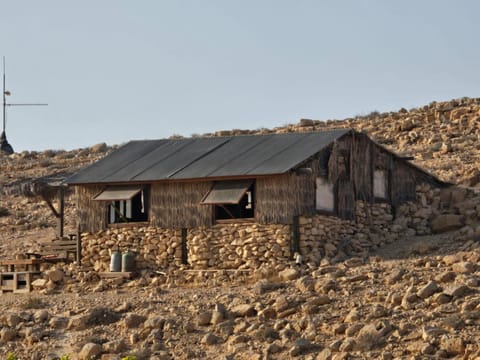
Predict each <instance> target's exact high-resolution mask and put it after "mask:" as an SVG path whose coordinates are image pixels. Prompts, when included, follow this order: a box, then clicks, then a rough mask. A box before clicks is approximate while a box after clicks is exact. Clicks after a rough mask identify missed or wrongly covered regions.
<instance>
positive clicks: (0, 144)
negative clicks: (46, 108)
mask: <svg viewBox="0 0 480 360" xmlns="http://www.w3.org/2000/svg"><path fill="white" fill-rule="evenodd" d="M7 95H10V92H8V91H7V89H6V88H5V56H4V57H3V94H2V96H3V131H2V133H1V134H0V151H3V152H4V153H6V154H13V148H12V145H10V144H9V143H8V141H7V134H6V133H5V123H6V118H7V112H6V109H7V106H39V105H40V106H41V105H48V104H27V103H24V104H12V103H9V104H7V98H6V96H7Z"/></svg>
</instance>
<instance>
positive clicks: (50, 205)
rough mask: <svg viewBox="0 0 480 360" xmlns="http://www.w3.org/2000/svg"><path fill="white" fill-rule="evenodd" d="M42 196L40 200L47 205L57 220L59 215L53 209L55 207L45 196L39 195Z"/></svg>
mask: <svg viewBox="0 0 480 360" xmlns="http://www.w3.org/2000/svg"><path fill="white" fill-rule="evenodd" d="M41 196H42V199H43V200H44V201H45V202H46V203H47V205H48V207H49V208H50V210H52V212H53V215H55V217H56V218H58V217H59V216H60V214H59V213H58V212H57V209H55V207H54V206H53V204H52V202H51V201H50V199H49V198H47V197H46V196H45V195H43V194H42V195H41Z"/></svg>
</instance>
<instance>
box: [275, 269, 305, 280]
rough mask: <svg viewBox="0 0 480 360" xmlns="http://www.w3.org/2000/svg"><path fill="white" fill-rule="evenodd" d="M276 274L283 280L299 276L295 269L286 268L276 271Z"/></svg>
mask: <svg viewBox="0 0 480 360" xmlns="http://www.w3.org/2000/svg"><path fill="white" fill-rule="evenodd" d="M278 276H279V277H280V279H282V280H283V281H289V280H295V279H298V278H299V277H300V272H299V271H298V270H297V269H293V268H288V269H285V270H283V271H280V272H279V273H278Z"/></svg>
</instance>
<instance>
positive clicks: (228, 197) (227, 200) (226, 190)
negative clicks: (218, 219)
mask: <svg viewBox="0 0 480 360" xmlns="http://www.w3.org/2000/svg"><path fill="white" fill-rule="evenodd" d="M252 184H253V180H238V181H219V182H217V183H215V184H214V185H213V187H212V189H211V190H210V191H209V192H208V193H207V195H206V196H205V197H204V198H203V200H202V201H201V202H200V204H204V205H216V204H238V203H239V202H240V200H241V199H242V197H243V195H245V193H246V192H247V190H248V188H249V187H250V186H252Z"/></svg>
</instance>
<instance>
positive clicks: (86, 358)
mask: <svg viewBox="0 0 480 360" xmlns="http://www.w3.org/2000/svg"><path fill="white" fill-rule="evenodd" d="M102 351H103V348H102V346H101V345H98V344H95V343H87V344H85V345H83V347H82V350H81V351H80V353H79V354H78V357H79V359H80V360H90V359H94V358H95V357H97V356H98V355H100V354H101V353H102Z"/></svg>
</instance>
